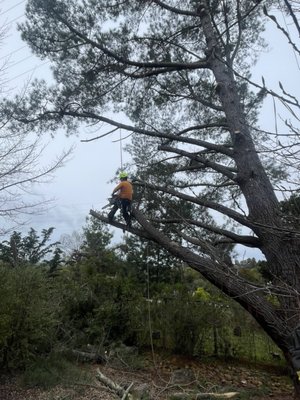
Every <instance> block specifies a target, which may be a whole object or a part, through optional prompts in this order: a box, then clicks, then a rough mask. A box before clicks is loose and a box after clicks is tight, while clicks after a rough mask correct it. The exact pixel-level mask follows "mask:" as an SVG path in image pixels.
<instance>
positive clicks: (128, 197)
mask: <svg viewBox="0 0 300 400" xmlns="http://www.w3.org/2000/svg"><path fill="white" fill-rule="evenodd" d="M119 178H120V180H121V182H120V183H119V184H118V185H117V186H116V187H115V188H114V190H113V191H112V196H115V194H117V201H115V202H114V205H113V208H112V209H111V211H110V212H109V214H108V220H109V222H111V221H112V220H113V218H114V215H115V213H116V212H117V210H118V208H119V207H120V208H121V210H122V215H123V217H124V219H125V221H126V225H127V226H131V217H130V214H129V212H130V207H131V201H132V194H133V189H132V184H131V183H130V182H129V181H128V180H127V178H128V174H127V173H126V172H121V173H120V175H119Z"/></svg>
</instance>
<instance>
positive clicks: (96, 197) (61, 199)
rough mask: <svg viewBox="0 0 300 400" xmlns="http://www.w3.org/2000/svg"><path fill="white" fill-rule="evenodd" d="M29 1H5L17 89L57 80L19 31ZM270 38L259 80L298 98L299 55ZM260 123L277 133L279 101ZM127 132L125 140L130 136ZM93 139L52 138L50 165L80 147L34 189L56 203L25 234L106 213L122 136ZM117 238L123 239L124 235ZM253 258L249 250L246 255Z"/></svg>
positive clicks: (0, 18)
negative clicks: (91, 212)
mask: <svg viewBox="0 0 300 400" xmlns="http://www.w3.org/2000/svg"><path fill="white" fill-rule="evenodd" d="M25 3H26V0H23V1H18V0H2V1H0V24H1V25H3V24H8V25H9V26H10V29H9V31H8V33H7V37H6V39H5V40H4V42H3V43H2V45H1V56H0V63H1V62H4V61H5V60H7V59H8V57H9V63H8V64H7V69H6V71H5V74H6V75H5V79H6V82H7V86H8V87H10V88H11V89H13V90H14V91H20V90H22V88H23V87H24V85H26V82H28V80H30V79H33V78H44V79H51V73H50V69H49V63H48V62H47V61H44V60H39V59H37V58H36V57H35V56H33V55H32V54H31V53H30V50H29V49H28V47H27V46H26V44H25V43H24V42H22V41H21V38H20V34H19V33H18V32H17V30H16V25H17V23H20V22H21V21H23V20H24V18H25V17H24V7H25ZM279 17H280V15H279ZM281 17H282V16H281ZM283 22H284V21H283ZM265 36H266V38H267V40H268V41H269V42H270V45H269V49H268V51H266V52H264V54H262V56H261V58H260V61H259V62H258V64H257V66H256V68H255V71H254V78H255V79H257V80H258V81H259V83H261V76H264V78H265V81H266V84H267V86H268V87H270V88H273V89H274V90H277V89H278V81H281V82H284V85H285V86H286V89H287V90H288V91H289V90H290V91H291V93H293V94H295V95H296V94H297V93H295V91H296V90H297V91H298V92H299V90H300V85H299V66H298V64H297V62H296V58H295V54H294V53H293V51H292V50H291V49H290V48H289V47H288V46H286V45H285V41H284V40H283V39H282V36H281V35H280V34H279V33H278V31H277V30H276V29H275V28H272V27H270V28H269V29H268V31H267V32H266V35H265ZM298 61H299V59H298ZM298 94H299V93H298ZM260 123H261V126H262V128H264V129H269V130H273V129H274V111H273V103H272V101H270V100H268V101H267V102H266V104H265V107H264V109H263V112H262V117H261V121H260ZM121 134H122V132H121ZM123 134H124V136H125V133H123ZM89 135H90V132H89V131H88V130H84V129H83V130H82V131H81V132H80V137H75V136H73V137H71V138H66V137H65V136H64V135H63V133H58V134H57V135H56V137H55V139H54V140H51V139H50V138H48V139H47V140H48V141H49V147H48V151H47V154H48V157H49V161H50V160H51V158H55V156H56V155H57V154H58V153H60V151H61V150H62V149H67V148H69V147H71V146H72V145H74V146H75V149H74V151H73V155H72V159H71V160H70V161H69V162H68V163H67V164H66V166H65V167H63V168H62V169H60V170H58V171H57V173H56V178H55V179H54V180H53V181H52V183H50V184H49V183H48V184H45V185H43V186H39V187H35V188H34V191H35V193H37V194H38V193H39V195H40V196H42V198H45V199H46V198H55V202H54V204H53V207H52V208H50V209H49V211H48V212H47V213H46V214H44V215H36V216H34V217H32V218H31V220H30V221H28V222H27V223H26V225H25V226H24V227H23V228H22V231H24V232H28V230H29V228H30V227H33V228H34V229H36V230H38V231H40V230H41V229H43V228H48V227H50V226H54V227H55V229H56V233H55V236H54V238H55V239H59V238H60V237H61V235H63V234H72V232H73V231H75V230H76V231H78V230H80V229H81V227H82V226H83V225H84V223H85V218H86V217H87V215H88V213H89V210H90V208H95V209H98V210H100V209H101V207H102V206H104V205H105V204H106V199H107V197H109V194H110V193H111V190H112V186H113V184H111V183H108V181H109V180H110V179H111V178H112V177H113V176H114V174H115V172H116V170H117V168H119V167H120V162H121V161H120V145H119V143H118V142H113V141H115V140H118V138H119V135H120V132H119V131H116V132H115V133H114V134H113V135H111V136H109V137H105V138H103V139H101V140H97V141H94V142H91V143H82V142H80V139H85V138H88V137H90V136H89ZM128 140H129V139H128ZM124 145H125V143H124ZM127 160H128V157H127V156H126V155H125V154H124V152H123V162H126V161H127ZM20 230H21V229H20ZM117 237H120V234H119V233H117ZM253 254H254V253H252V252H251V250H249V251H248V253H247V254H246V253H245V254H244V255H243V256H247V257H248V256H252V255H253Z"/></svg>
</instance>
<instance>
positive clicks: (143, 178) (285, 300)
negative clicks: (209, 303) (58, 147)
mask: <svg viewBox="0 0 300 400" xmlns="http://www.w3.org/2000/svg"><path fill="white" fill-rule="evenodd" d="M270 3H272V2H269V1H241V0H227V1H225V0H197V1H196V0H180V1H177V0H173V1H169V0H165V1H163V0H162V1H160V0H151V1H150V0H143V1H142V0H128V1H121V0H109V1H108V0H64V1H62V0H29V1H28V4H27V11H26V13H27V22H26V23H25V24H23V26H22V27H21V28H22V32H23V37H24V39H25V40H26V41H27V42H28V43H29V44H30V46H31V48H32V49H33V51H34V52H35V53H37V54H38V55H39V56H41V57H47V58H49V59H50V60H51V61H52V66H53V71H54V77H55V80H56V83H55V85H54V86H53V87H52V88H47V85H46V84H45V83H43V82H36V83H35V84H34V87H33V90H32V92H31V94H30V95H29V94H28V96H27V98H23V99H18V102H17V106H15V110H14V111H15V113H18V112H19V120H20V121H22V122H26V123H27V124H31V126H32V129H36V128H38V129H44V128H47V129H56V128H57V127H58V126H60V125H61V124H65V126H66V127H67V128H69V130H70V131H72V130H73V129H74V126H75V125H76V123H78V122H87V123H91V122H92V123H97V122H99V123H100V122H101V123H103V128H102V134H107V133H108V132H109V131H111V129H112V128H113V129H114V128H121V129H124V130H127V131H128V132H132V133H133V135H134V140H135V142H136V143H137V144H138V143H139V141H140V142H141V143H145V142H146V144H144V145H143V146H141V149H140V151H141V152H144V153H145V157H146V155H147V158H146V159H145V162H144V165H142V166H141V167H140V168H139V176H138V179H137V181H136V186H137V187H140V188H144V187H146V189H147V191H151V192H152V193H153V195H154V196H155V195H156V196H159V198H160V206H159V207H157V208H156V209H155V212H154V211H153V210H152V211H151V212H150V210H151V207H150V205H151V204H150V202H151V197H149V196H144V197H142V200H141V205H140V208H137V207H136V208H133V215H134V217H135V219H136V221H137V222H135V223H134V225H133V227H132V228H131V232H132V233H135V234H137V235H140V236H143V237H145V238H146V239H149V240H152V241H154V242H156V243H158V244H159V245H160V246H162V247H164V248H165V249H166V250H167V251H169V252H170V253H171V254H172V255H173V256H176V257H178V258H180V259H181V260H183V261H184V262H186V264H188V265H190V266H191V267H192V268H194V269H195V270H197V271H199V272H200V273H201V274H202V275H203V276H204V277H205V278H207V279H208V280H209V281H210V282H212V283H213V284H214V285H215V286H217V287H218V288H220V289H221V290H223V291H224V293H226V294H228V295H229V296H231V297H233V298H234V299H235V300H236V301H237V302H239V303H240V304H241V305H242V306H243V307H244V308H245V309H247V310H248V311H249V312H250V313H251V314H252V315H253V316H254V318H255V319H256V320H257V321H258V322H259V324H260V325H261V326H262V327H263V329H264V330H265V331H266V332H267V333H268V334H269V335H270V337H271V338H272V339H273V340H274V341H275V342H276V343H277V345H278V346H279V347H280V348H281V349H282V351H283V352H284V355H285V357H286V359H287V362H288V363H289V365H290V366H291V369H292V370H293V377H294V382H295V388H296V395H297V396H298V397H297V398H300V385H299V381H298V378H297V374H296V372H297V370H298V369H300V365H298V362H297V354H298V351H299V349H298V348H297V340H296V339H297V338H296V336H297V327H298V324H299V300H300V298H299V292H300V282H299V278H300V272H299V268H300V246H299V245H300V240H299V231H297V230H295V229H294V228H292V227H291V225H290V224H289V221H288V219H287V218H286V217H285V215H284V214H283V213H282V211H281V209H280V206H279V202H278V199H277V197H276V194H275V186H274V183H276V182H279V180H280V179H282V178H283V177H284V176H287V173H288V171H287V170H286V169H287V167H286V164H283V163H282V164H281V163H280V161H281V160H283V158H282V155H283V153H282V151H283V150H284V148H286V149H287V150H289V147H288V144H287V143H284V148H283V147H281V148H280V151H281V158H280V157H279V156H278V157H275V158H274V157H273V156H274V154H273V153H272V152H267V151H265V152H262V151H263V150H265V149H266V148H269V149H272V147H271V140H269V139H270V138H272V137H271V135H268V134H266V133H263V132H261V131H260V130H259V129H258V127H257V126H256V122H257V121H256V120H257V111H258V107H259V105H260V103H261V100H262V99H263V98H264V96H266V95H273V96H277V98H280V100H281V101H282V102H284V103H285V104H286V105H287V106H288V107H289V108H290V109H292V108H294V110H293V113H294V115H295V113H296V112H297V110H299V106H298V102H297V100H296V99H295V98H294V97H292V96H290V95H288V94H287V93H285V91H284V89H283V92H282V93H281V95H276V94H275V93H273V92H272V91H270V90H269V89H268V88H267V87H266V85H265V83H264V82H263V83H262V84H261V85H259V84H256V85H255V86H253V85H252V86H251V79H250V76H251V75H250V67H251V63H252V61H253V60H255V58H256V57H257V55H258V51H257V50H255V49H259V48H260V47H261V45H262V40H261V33H262V31H263V29H264V24H265V20H264V15H263V14H264V13H265V15H268V13H270V12H271V11H272V10H271V9H270V8H268V6H269V4H270ZM282 3H285V5H286V3H288V2H286V1H284V2H282ZM283 5H284V4H283ZM263 7H265V8H263ZM263 11H264V12H263ZM269 15H270V14H269ZM273 20H274V19H273ZM112 112H115V114H113V115H116V117H114V116H111V115H112V114H111V113H112ZM122 116H124V117H125V116H126V119H125V118H122ZM124 121H126V122H124ZM291 128H292V130H294V133H295V134H297V132H295V129H294V128H293V127H291ZM145 137H147V138H148V140H146V141H145V139H144V138H145ZM280 144H281V143H280ZM280 144H278V146H280ZM270 156H272V157H270ZM290 156H291V152H290ZM158 165H159V171H160V173H159V174H157V173H156V172H157V166H158ZM274 172H276V173H274ZM181 202H183V203H185V204H186V205H188V204H192V207H191V208H190V210H192V209H193V210H198V211H194V212H193V214H192V215H191V213H188V214H187V213H186V210H187V206H186V207H180V206H179V205H180V204H181ZM166 205H168V207H167V206H166ZM172 207H173V208H174V213H173V215H171V214H170V212H169V211H170V208H172ZM167 208H168V212H166V209H167ZM199 210H203V212H202V213H201V212H199ZM204 210H205V211H204ZM92 213H93V215H96V216H98V217H99V218H100V219H102V220H103V221H106V222H108V221H107V220H106V218H105V217H103V216H101V215H100V214H98V213H95V212H92ZM201 215H202V216H205V218H203V217H202V216H201ZM209 215H210V216H213V217H214V218H215V221H214V222H213V223H212V222H211V219H210V218H208V216H209ZM167 224H168V226H170V225H171V224H172V225H173V227H172V229H166V225H167ZM114 225H115V226H119V227H122V226H121V225H120V224H119V223H117V222H116V223H114ZM203 230H204V231H206V232H209V233H211V232H213V233H214V235H213V240H212V239H210V238H211V235H209V234H204V233H203ZM175 231H176V232H177V234H176V235H174V232H175ZM216 237H217V238H216ZM224 244H241V245H243V246H250V247H256V248H258V249H260V251H261V252H262V253H263V254H264V256H265V258H266V261H267V268H268V272H269V274H270V276H272V280H271V281H270V282H269V284H268V285H262V286H257V285H254V284H253V283H251V282H248V281H247V280H246V279H245V278H243V277H241V276H239V275H238V274H237V271H236V269H235V268H234V267H233V266H232V263H231V261H230V260H229V259H228V257H223V253H224V252H223V251H222V250H221V248H223V247H222V246H224ZM219 245H221V247H219ZM270 293H272V294H273V295H274V296H276V297H277V299H278V305H276V306H275V305H274V303H270V302H269V301H268V298H269V297H268V294H270Z"/></svg>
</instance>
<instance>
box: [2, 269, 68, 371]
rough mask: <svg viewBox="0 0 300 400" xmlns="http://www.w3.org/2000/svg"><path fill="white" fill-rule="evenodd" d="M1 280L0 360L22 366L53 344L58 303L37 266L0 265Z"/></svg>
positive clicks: (11, 364)
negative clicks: (16, 266)
mask: <svg viewBox="0 0 300 400" xmlns="http://www.w3.org/2000/svg"><path fill="white" fill-rule="evenodd" d="M0 282H1V284H0V285H1V289H0V362H1V365H2V367H4V368H9V369H11V368H20V367H24V366H25V365H26V363H27V362H29V361H30V360H32V359H33V358H35V357H36V356H37V355H40V354H43V353H48V352H49V351H51V349H52V348H53V346H54V345H55V341H56V331H57V327H58V325H59V323H60V321H59V320H58V319H57V315H58V310H59V308H60V307H61V304H59V303H57V301H56V299H55V297H53V291H52V283H51V281H49V279H48V277H47V275H46V273H45V272H44V271H43V270H42V269H40V268H35V267H18V268H9V267H5V266H0Z"/></svg>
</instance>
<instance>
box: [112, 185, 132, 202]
mask: <svg viewBox="0 0 300 400" xmlns="http://www.w3.org/2000/svg"><path fill="white" fill-rule="evenodd" d="M117 191H119V194H118V196H119V198H120V199H128V200H132V193H133V189H132V184H131V183H130V182H128V181H121V182H120V183H119V184H118V186H116V187H115V188H114V190H113V193H116V192H117Z"/></svg>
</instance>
